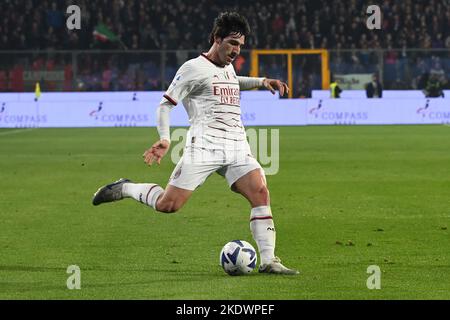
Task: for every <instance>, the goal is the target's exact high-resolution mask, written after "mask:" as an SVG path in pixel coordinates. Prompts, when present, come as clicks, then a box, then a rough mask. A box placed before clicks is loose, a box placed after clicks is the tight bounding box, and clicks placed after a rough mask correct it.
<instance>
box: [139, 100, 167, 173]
mask: <svg viewBox="0 0 450 320" xmlns="http://www.w3.org/2000/svg"><path fill="white" fill-rule="evenodd" d="M170 110H171V107H170V105H169V104H168V102H162V103H161V104H160V105H159V106H158V109H157V110H156V127H157V129H158V133H159V140H158V141H156V142H155V143H154V144H153V145H152V146H151V148H150V149H148V150H146V151H145V152H144V154H143V157H144V162H145V163H146V164H148V165H149V166H151V165H152V164H153V162H155V161H156V163H158V164H161V160H162V158H163V157H164V156H165V155H166V153H167V152H168V151H169V148H170V117H169V114H170Z"/></svg>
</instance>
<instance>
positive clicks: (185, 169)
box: [92, 149, 218, 213]
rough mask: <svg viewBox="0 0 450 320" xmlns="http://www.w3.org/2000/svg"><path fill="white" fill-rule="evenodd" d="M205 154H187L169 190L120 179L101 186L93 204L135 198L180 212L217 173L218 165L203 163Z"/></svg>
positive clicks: (166, 209)
mask: <svg viewBox="0 0 450 320" xmlns="http://www.w3.org/2000/svg"><path fill="white" fill-rule="evenodd" d="M202 152H203V151H199V150H196V151H195V152H194V151H192V150H190V149H189V150H187V151H186V153H187V155H188V156H187V157H185V156H183V157H182V158H181V159H180V161H179V162H178V164H177V165H176V167H175V169H174V170H173V172H172V175H171V177H170V180H169V184H168V185H167V187H166V189H165V190H164V189H163V188H162V187H161V186H159V185H157V184H155V183H133V182H132V181H130V180H128V179H120V180H118V181H116V182H114V183H111V184H109V185H106V186H104V187H101V188H100V189H99V190H98V191H97V192H96V193H95V195H94V198H93V201H92V202H93V204H94V205H99V204H101V203H105V202H112V201H118V200H122V199H124V198H133V199H134V200H136V201H139V202H140V203H143V204H145V205H148V206H150V207H152V208H153V209H155V210H156V211H159V212H165V213H173V212H176V211H178V210H179V209H180V208H181V207H182V206H183V205H184V204H185V203H186V202H187V201H188V199H189V198H190V196H191V195H192V193H193V191H194V190H195V189H196V188H197V187H198V186H200V185H201V184H203V182H204V181H205V180H206V178H207V177H208V176H209V175H210V174H211V173H213V172H214V171H216V170H217V167H218V165H215V164H214V163H213V164H205V163H202V162H201V161H200V160H202V159H204V158H205V157H206V156H207V155H206V156H204V155H203V154H202ZM205 152H206V151H205ZM194 153H196V154H197V155H196V157H192V155H193V154H194Z"/></svg>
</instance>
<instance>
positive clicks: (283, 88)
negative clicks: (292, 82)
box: [263, 78, 289, 96]
mask: <svg viewBox="0 0 450 320" xmlns="http://www.w3.org/2000/svg"><path fill="white" fill-rule="evenodd" d="M263 86H264V87H265V88H267V89H269V90H270V92H272V94H275V91H276V90H278V92H280V96H284V94H285V93H286V94H288V93H289V87H288V85H287V84H286V83H284V82H282V81H280V80H277V79H267V78H266V79H264V81H263Z"/></svg>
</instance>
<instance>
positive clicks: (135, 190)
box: [122, 183, 164, 210]
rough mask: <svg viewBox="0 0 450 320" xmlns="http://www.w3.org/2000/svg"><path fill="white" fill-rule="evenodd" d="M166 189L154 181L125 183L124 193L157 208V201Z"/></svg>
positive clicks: (125, 195)
mask: <svg viewBox="0 0 450 320" xmlns="http://www.w3.org/2000/svg"><path fill="white" fill-rule="evenodd" d="M163 192H164V189H163V188H161V187H160V186H159V185H157V184H154V183H124V184H123V187H122V195H123V196H124V197H130V198H133V199H135V200H137V201H139V202H141V203H143V204H146V205H148V206H150V207H152V208H153V209H155V210H156V201H157V200H158V198H159V196H160V195H161V194H162V193H163Z"/></svg>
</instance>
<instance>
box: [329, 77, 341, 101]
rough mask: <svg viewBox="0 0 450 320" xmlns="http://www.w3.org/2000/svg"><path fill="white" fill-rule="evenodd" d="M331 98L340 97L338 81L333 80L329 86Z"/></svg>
mask: <svg viewBox="0 0 450 320" xmlns="http://www.w3.org/2000/svg"><path fill="white" fill-rule="evenodd" d="M330 91H331V98H332V99H339V98H340V97H341V93H342V89H341V88H340V87H339V84H338V81H337V80H334V81H333V82H331V84H330Z"/></svg>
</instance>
